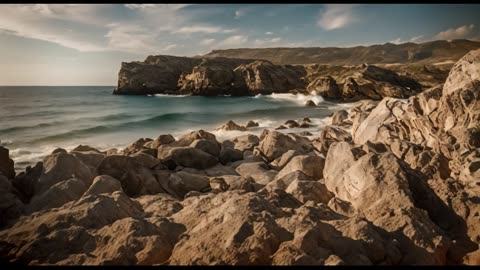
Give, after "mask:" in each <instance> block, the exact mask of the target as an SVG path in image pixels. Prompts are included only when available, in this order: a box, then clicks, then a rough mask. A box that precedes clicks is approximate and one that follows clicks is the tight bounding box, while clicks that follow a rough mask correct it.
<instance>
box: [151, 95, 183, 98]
mask: <svg viewBox="0 0 480 270" xmlns="http://www.w3.org/2000/svg"><path fill="white" fill-rule="evenodd" d="M151 96H154V97H169V98H181V97H190V95H167V94H154V95H151Z"/></svg>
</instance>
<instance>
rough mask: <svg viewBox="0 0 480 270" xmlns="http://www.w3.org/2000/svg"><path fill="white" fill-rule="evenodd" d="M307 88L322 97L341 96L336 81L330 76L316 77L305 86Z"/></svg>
mask: <svg viewBox="0 0 480 270" xmlns="http://www.w3.org/2000/svg"><path fill="white" fill-rule="evenodd" d="M307 90H308V91H309V92H310V93H315V94H317V95H320V96H322V97H324V98H339V97H340V96H341V95H340V94H341V92H340V89H339V88H338V85H337V82H336V81H335V79H334V78H332V77H331V76H327V77H318V78H316V79H315V80H313V81H312V82H311V83H310V84H309V85H308V86H307Z"/></svg>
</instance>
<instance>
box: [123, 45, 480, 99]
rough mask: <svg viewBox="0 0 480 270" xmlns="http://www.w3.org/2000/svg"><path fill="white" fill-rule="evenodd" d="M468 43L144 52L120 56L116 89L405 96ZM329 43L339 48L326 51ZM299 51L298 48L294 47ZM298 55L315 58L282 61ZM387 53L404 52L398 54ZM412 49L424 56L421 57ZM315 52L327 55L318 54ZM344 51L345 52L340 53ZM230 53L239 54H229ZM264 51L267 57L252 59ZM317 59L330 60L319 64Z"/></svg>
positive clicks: (440, 77)
mask: <svg viewBox="0 0 480 270" xmlns="http://www.w3.org/2000/svg"><path fill="white" fill-rule="evenodd" d="M473 47H480V43H478V42H472V41H462V40H458V41H452V42H447V41H437V42H432V43H424V44H413V43H412V44H403V45H393V44H385V45H375V46H370V47H362V50H367V51H358V48H357V49H355V48H345V49H339V48H283V49H281V51H282V52H285V53H284V54H282V53H281V52H277V53H274V54H272V52H276V50H280V49H275V48H270V49H245V50H246V52H251V51H252V50H253V52H255V53H253V54H250V53H244V52H245V51H244V49H235V50H225V51H215V52H214V53H211V54H208V55H205V56H202V57H193V58H188V57H176V56H165V55H160V56H149V57H147V59H146V60H145V61H143V62H131V63H122V66H121V69H120V72H119V79H118V86H117V88H116V89H115V90H114V94H125V95H152V94H183V95H205V96H215V95H234V96H242V95H255V94H271V93H274V92H276V93H286V92H290V91H293V92H316V93H319V94H320V95H322V96H323V97H325V98H333V99H340V100H346V101H351V100H360V99H364V98H370V99H376V100H378V99H381V98H382V97H396V98H407V97H409V96H412V95H413V94H415V93H418V92H420V91H421V90H422V89H426V88H430V87H434V86H439V85H441V84H443V83H444V82H445V79H446V77H447V75H448V71H449V70H450V67H451V66H452V60H455V61H456V60H458V59H459V58H460V57H461V56H462V55H464V54H465V53H466V52H468V49H469V48H473ZM331 49H335V50H340V51H341V53H340V52H338V53H334V52H332V53H329V51H330V50H331ZM257 50H258V51H257ZM298 50H300V51H301V53H300V52H296V51H298ZM318 50H320V51H318ZM314 52H318V54H313V53H314ZM300 54H301V55H303V56H305V55H310V54H313V55H311V58H308V59H310V60H311V61H310V62H308V63H312V62H313V63H315V64H296V65H289V64H285V63H291V61H290V62H289V61H284V60H282V59H286V57H291V59H295V58H296V57H297V56H298V55H300ZM391 54H393V55H396V54H398V55H401V56H402V57H406V59H403V60H402V59H397V58H398V57H397V58H396V57H393V56H392V55H391ZM417 54H420V55H423V56H425V57H426V55H428V57H427V58H425V59H424V58H422V57H420V56H418V55H417ZM282 55H283V56H282ZM319 55H325V57H327V56H328V57H327V58H325V59H324V58H318V57H320V56H319ZM345 55H351V57H350V56H349V57H350V58H345ZM416 55H417V56H416ZM225 56H226V57H225ZM235 56H238V58H229V57H235ZM263 56H266V57H263ZM270 56H271V57H270ZM354 56H355V57H354ZM342 57H343V58H342ZM399 57H400V56H399ZM240 58H245V59H240ZM247 58H248V59H247ZM262 58H266V59H269V60H255V59H262ZM317 58H318V59H317ZM279 59H280V60H279ZM359 59H363V60H362V61H360V60H359ZM426 59H428V61H427V60H426ZM397 60H398V62H399V63H397V62H395V61H397ZM292 61H293V60H292ZM363 61H365V62H366V63H365V62H363ZM435 61H440V62H435ZM442 61H443V62H442ZM293 62H295V61H293ZM300 62H302V63H304V62H305V61H300ZM323 62H326V63H328V64H319V63H323ZM386 63H389V64H386ZM402 63H403V64H402ZM327 78H328V79H327ZM325 87H327V88H325Z"/></svg>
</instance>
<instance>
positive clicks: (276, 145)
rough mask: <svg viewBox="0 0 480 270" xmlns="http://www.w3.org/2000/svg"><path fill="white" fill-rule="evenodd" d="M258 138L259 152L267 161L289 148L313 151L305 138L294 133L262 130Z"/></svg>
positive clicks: (304, 151) (305, 151)
mask: <svg viewBox="0 0 480 270" xmlns="http://www.w3.org/2000/svg"><path fill="white" fill-rule="evenodd" d="M260 139H261V141H260V144H259V150H260V153H261V155H262V156H263V157H264V158H265V159H266V160H267V161H268V162H271V161H273V160H274V159H276V158H278V157H280V156H282V155H283V154H284V153H285V152H287V151H289V150H297V151H299V152H301V153H304V154H306V153H308V152H311V151H313V147H312V145H311V143H310V142H309V141H308V140H307V139H306V138H304V137H301V136H298V135H295V134H283V133H281V132H278V131H271V130H264V131H263V132H262V135H261V136H260Z"/></svg>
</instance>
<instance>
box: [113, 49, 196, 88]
mask: <svg viewBox="0 0 480 270" xmlns="http://www.w3.org/2000/svg"><path fill="white" fill-rule="evenodd" d="M200 62H201V59H195V58H188V57H176V56H168V55H158V56H148V57H147V59H145V61H144V62H130V63H126V62H123V63H122V66H121V68H120V72H119V73H118V87H117V89H115V91H114V94H119V95H148V94H159V93H164V92H175V91H176V89H177V81H178V77H179V76H180V74H182V72H185V71H189V70H192V68H193V67H194V66H196V65H198V64H199V63H200Z"/></svg>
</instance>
